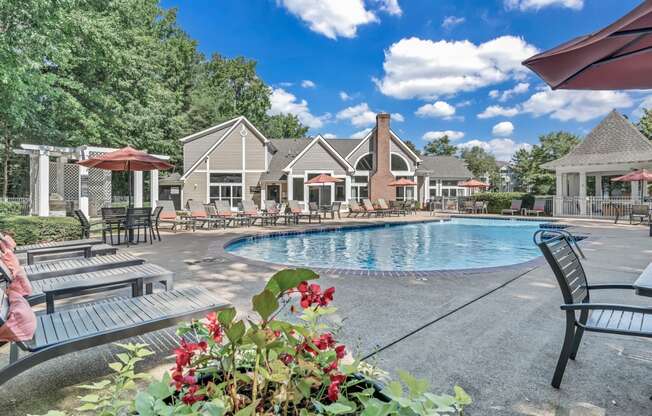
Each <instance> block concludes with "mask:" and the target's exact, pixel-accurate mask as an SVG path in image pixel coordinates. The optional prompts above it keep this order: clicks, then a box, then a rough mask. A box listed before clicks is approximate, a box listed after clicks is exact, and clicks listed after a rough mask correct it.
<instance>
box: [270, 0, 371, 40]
mask: <svg viewBox="0 0 652 416" xmlns="http://www.w3.org/2000/svg"><path fill="white" fill-rule="evenodd" d="M276 3H277V4H278V5H281V6H283V7H285V8H286V9H287V10H288V11H289V12H290V13H292V14H293V15H295V16H297V17H298V18H300V19H301V20H303V21H304V22H306V23H307V24H308V27H310V30H312V31H313V32H317V33H321V34H322V35H324V36H326V37H327V38H330V39H337V38H338V37H344V38H354V37H355V36H356V34H357V30H358V26H361V25H366V24H369V23H373V22H377V21H378V18H377V17H376V15H375V14H374V13H373V12H372V11H370V10H367V9H366V8H365V4H364V1H363V0H329V1H322V0H276Z"/></svg>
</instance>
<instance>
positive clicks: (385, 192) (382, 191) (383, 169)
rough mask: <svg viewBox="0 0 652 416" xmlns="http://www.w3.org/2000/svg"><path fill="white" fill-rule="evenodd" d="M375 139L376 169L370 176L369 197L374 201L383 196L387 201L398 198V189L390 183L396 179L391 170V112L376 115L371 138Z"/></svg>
mask: <svg viewBox="0 0 652 416" xmlns="http://www.w3.org/2000/svg"><path fill="white" fill-rule="evenodd" d="M371 139H372V140H373V141H374V143H373V144H374V145H373V148H374V170H373V172H372V173H371V176H370V177H369V198H370V199H371V200H372V201H375V200H377V199H378V198H383V199H384V200H385V201H392V200H394V199H396V191H395V190H394V188H393V187H391V186H389V183H390V182H392V181H393V180H394V176H393V175H392V172H391V171H390V141H391V134H390V132H389V114H388V113H379V114H378V115H376V132H375V134H374V135H373V137H372V138H371Z"/></svg>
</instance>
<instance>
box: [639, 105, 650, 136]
mask: <svg viewBox="0 0 652 416" xmlns="http://www.w3.org/2000/svg"><path fill="white" fill-rule="evenodd" d="M636 127H638V129H639V130H640V132H641V133H643V135H644V136H645V137H647V138H648V139H651V140H652V110H649V109H647V108H644V109H643V115H642V116H641V118H640V120H638V123H636Z"/></svg>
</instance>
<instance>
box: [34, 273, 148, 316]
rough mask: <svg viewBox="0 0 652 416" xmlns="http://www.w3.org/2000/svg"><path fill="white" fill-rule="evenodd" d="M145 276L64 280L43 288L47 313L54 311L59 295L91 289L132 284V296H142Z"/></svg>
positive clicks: (81, 293) (80, 294) (70, 294)
mask: <svg viewBox="0 0 652 416" xmlns="http://www.w3.org/2000/svg"><path fill="white" fill-rule="evenodd" d="M143 284H144V279H143V277H133V276H130V275H127V274H119V275H115V276H104V277H102V278H97V279H88V280H83V281H79V280H76V281H71V282H63V283H60V284H58V285H53V286H52V287H50V288H48V289H45V290H43V294H44V295H45V303H46V311H47V313H53V312H54V301H55V299H56V298H57V297H74V296H83V295H85V294H87V293H88V292H89V291H93V292H98V291H108V290H113V289H116V288H118V287H123V286H127V285H131V288H132V296H140V295H142V293H143Z"/></svg>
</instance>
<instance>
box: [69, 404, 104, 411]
mask: <svg viewBox="0 0 652 416" xmlns="http://www.w3.org/2000/svg"><path fill="white" fill-rule="evenodd" d="M98 407H99V406H98V405H96V404H94V403H84V404H82V405H81V406H79V407H77V408H76V409H75V410H79V411H80V412H88V411H91V410H97V409H98Z"/></svg>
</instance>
